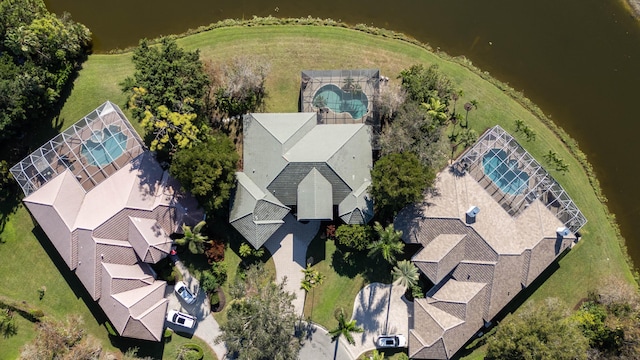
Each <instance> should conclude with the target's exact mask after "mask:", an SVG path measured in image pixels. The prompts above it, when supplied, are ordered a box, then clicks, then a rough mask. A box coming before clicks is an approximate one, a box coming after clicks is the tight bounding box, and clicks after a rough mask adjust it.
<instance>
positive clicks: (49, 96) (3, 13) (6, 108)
mask: <svg viewBox="0 0 640 360" xmlns="http://www.w3.org/2000/svg"><path fill="white" fill-rule="evenodd" d="M90 45H91V32H90V31H89V29H87V28H86V27H85V26H84V25H82V24H78V23H75V22H74V21H72V20H71V17H70V16H69V14H66V13H65V14H64V15H63V16H62V17H57V16H56V15H55V14H52V13H50V12H49V11H48V10H47V8H46V7H45V4H44V2H43V1H42V0H4V1H2V2H0V140H6V139H10V138H11V137H12V136H14V135H15V134H16V133H18V132H19V131H20V130H21V129H22V128H23V127H25V126H27V125H28V124H29V123H30V122H31V121H43V119H47V116H46V114H47V113H48V112H49V111H51V110H52V109H53V106H54V104H55V103H56V102H57V101H58V100H59V98H60V94H61V92H62V90H63V89H64V87H65V86H67V84H68V83H69V81H70V79H71V77H72V76H73V73H74V72H75V71H76V70H77V69H78V68H79V65H80V63H81V62H82V61H83V59H84V58H85V56H86V54H87V52H88V50H89V47H90Z"/></svg>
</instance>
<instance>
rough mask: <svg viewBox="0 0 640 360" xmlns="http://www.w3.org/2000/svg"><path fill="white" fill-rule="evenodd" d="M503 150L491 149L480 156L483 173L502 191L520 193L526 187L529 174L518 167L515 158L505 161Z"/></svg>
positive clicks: (505, 156)
mask: <svg viewBox="0 0 640 360" xmlns="http://www.w3.org/2000/svg"><path fill="white" fill-rule="evenodd" d="M506 158H507V154H506V153H505V152H504V150H500V149H491V150H489V151H488V152H487V153H486V154H485V155H484V157H483V158H482V166H483V168H484V173H485V174H486V175H487V176H488V177H489V179H491V181H493V183H494V184H496V185H497V186H498V187H499V188H500V190H502V192H504V193H506V194H511V195H517V194H520V193H522V192H523V191H524V190H525V189H526V188H527V183H528V182H529V174H527V173H526V172H524V171H521V170H519V169H518V163H517V161H515V160H511V161H505V160H506Z"/></svg>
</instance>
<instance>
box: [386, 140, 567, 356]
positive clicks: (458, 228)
mask: <svg viewBox="0 0 640 360" xmlns="http://www.w3.org/2000/svg"><path fill="white" fill-rule="evenodd" d="M486 150H487V151H488V150H490V149H486ZM479 156H482V154H480V155H479ZM458 169H460V166H458V165H456V164H454V165H453V166H452V167H451V168H448V169H445V170H444V171H443V172H441V173H440V174H438V176H437V179H436V184H435V187H436V189H437V193H434V194H429V195H428V196H427V197H426V198H425V201H424V202H423V204H420V205H413V206H409V207H407V208H405V209H403V210H402V211H401V212H400V213H399V214H398V216H397V217H396V219H395V221H394V225H395V227H396V229H398V230H402V231H403V240H404V241H405V242H407V243H417V244H421V245H422V246H423V249H422V250H420V251H419V252H418V253H417V254H416V255H415V256H414V258H413V259H412V261H414V263H415V264H416V265H417V266H418V268H419V269H420V270H421V271H422V272H423V273H424V274H425V275H426V276H427V277H429V278H430V279H431V280H432V281H433V282H434V283H435V284H436V285H435V286H434V288H433V289H432V290H430V291H429V292H428V293H427V297H426V299H423V300H422V299H421V300H416V301H415V303H414V312H413V317H414V321H413V326H411V327H410V340H409V354H410V356H412V357H414V358H425V359H431V358H444V359H448V358H450V357H451V356H453V355H454V354H455V353H456V352H457V351H458V350H459V349H460V347H462V346H463V345H464V343H465V342H466V341H467V340H468V339H469V338H470V337H471V336H473V334H475V333H476V332H477V331H478V330H479V329H480V328H481V327H482V325H483V322H484V321H489V320H491V319H492V318H493V317H495V316H496V315H497V314H498V313H499V312H500V311H501V310H502V309H503V307H504V306H505V305H506V304H507V303H509V301H511V300H512V299H513V298H514V297H515V296H516V295H517V294H518V293H519V292H520V291H521V290H522V289H523V288H524V287H526V286H528V285H529V284H531V282H532V281H533V280H534V279H535V278H536V277H537V276H538V275H539V274H540V273H541V272H542V271H543V270H544V269H546V268H547V267H548V266H549V264H551V263H552V262H553V261H554V260H555V259H556V258H557V256H558V255H559V254H561V253H562V252H563V251H564V250H566V249H567V248H568V247H570V245H571V243H572V242H573V241H575V240H576V237H575V236H574V235H573V234H570V235H569V236H566V237H564V238H562V237H559V236H558V235H557V234H556V229H557V228H558V227H562V226H563V225H564V224H563V221H564V220H563V219H564V218H558V217H556V214H555V213H554V212H553V209H550V208H548V207H547V206H545V204H544V203H543V201H545V200H544V199H542V198H539V199H534V200H532V201H530V202H529V203H528V205H527V206H526V207H524V208H522V209H520V210H519V211H518V212H509V211H508V210H509V209H505V208H504V207H503V206H502V205H501V204H500V203H499V202H498V201H497V200H496V197H498V198H499V194H496V193H495V191H496V189H493V188H491V189H492V191H494V192H489V190H488V189H489V188H490V187H487V185H486V184H485V183H484V181H486V179H485V178H483V177H479V175H478V174H475V175H474V176H473V177H472V176H471V175H469V174H468V173H463V172H459V171H458ZM476 178H478V179H479V180H476ZM480 182H483V183H482V184H481V183H480ZM498 191H499V190H498ZM567 201H570V199H569V200H567ZM472 206H477V207H479V208H480V209H481V212H480V213H479V214H478V215H477V216H476V218H475V219H474V221H469V219H468V218H467V216H466V211H467V210H468V209H469V208H470V207H472ZM576 211H579V210H576ZM455 319H461V320H460V322H458V321H454V320H455ZM451 325H456V326H453V327H452V326H451Z"/></svg>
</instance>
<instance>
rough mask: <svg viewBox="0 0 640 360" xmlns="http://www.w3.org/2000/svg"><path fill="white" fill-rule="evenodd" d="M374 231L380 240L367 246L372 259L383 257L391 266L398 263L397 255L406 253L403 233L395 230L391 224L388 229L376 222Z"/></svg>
mask: <svg viewBox="0 0 640 360" xmlns="http://www.w3.org/2000/svg"><path fill="white" fill-rule="evenodd" d="M373 229H374V230H375V231H376V233H377V234H378V240H376V241H374V242H372V243H371V244H369V245H368V246H367V248H368V249H369V256H370V257H377V256H381V257H382V258H383V259H384V260H385V261H387V262H388V263H389V264H393V263H394V262H395V261H396V255H398V254H402V252H403V251H404V242H402V231H400V230H395V229H394V228H393V224H389V225H388V226H387V227H386V228H385V227H382V225H381V224H380V223H379V222H377V221H376V223H375V224H374V225H373Z"/></svg>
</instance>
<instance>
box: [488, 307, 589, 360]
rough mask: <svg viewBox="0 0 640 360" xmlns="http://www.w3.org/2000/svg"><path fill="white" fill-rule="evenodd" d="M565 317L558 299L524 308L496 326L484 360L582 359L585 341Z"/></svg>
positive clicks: (573, 324) (585, 350)
mask: <svg viewBox="0 0 640 360" xmlns="http://www.w3.org/2000/svg"><path fill="white" fill-rule="evenodd" d="M567 315H568V311H567V309H566V308H565V307H564V306H563V304H561V303H560V302H559V300H558V299H553V298H550V299H546V300H545V301H543V302H540V303H533V302H530V303H528V304H526V305H525V306H524V307H523V308H521V309H519V310H518V312H517V313H515V314H511V315H508V316H507V317H506V318H505V319H504V320H503V321H502V322H501V323H500V324H499V325H498V326H497V329H496V332H495V334H493V335H492V336H491V337H490V338H489V339H488V340H487V343H488V347H487V356H486V358H485V359H488V360H493V359H495V360H498V359H513V360H518V359H523V360H525V359H526V360H528V359H532V360H533V359H539V360H552V359H554V360H555V359H558V360H563V359H564V360H576V359H586V358H587V347H588V342H587V339H586V338H585V336H584V335H583V334H582V332H581V331H580V328H579V327H578V323H577V322H576V321H574V320H573V319H570V318H567Z"/></svg>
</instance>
